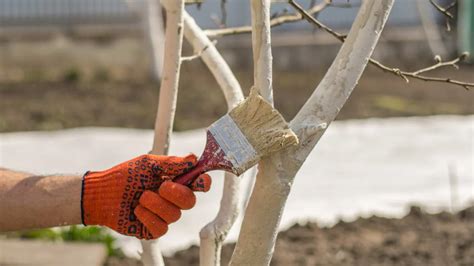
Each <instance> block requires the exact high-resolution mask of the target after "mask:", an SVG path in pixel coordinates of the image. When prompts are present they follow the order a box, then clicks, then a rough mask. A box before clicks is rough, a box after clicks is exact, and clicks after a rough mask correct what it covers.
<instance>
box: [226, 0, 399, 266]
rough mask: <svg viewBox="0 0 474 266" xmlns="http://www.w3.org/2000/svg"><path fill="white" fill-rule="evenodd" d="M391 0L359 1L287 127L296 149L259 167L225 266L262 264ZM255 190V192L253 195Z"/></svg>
mask: <svg viewBox="0 0 474 266" xmlns="http://www.w3.org/2000/svg"><path fill="white" fill-rule="evenodd" d="M393 2H394V0H365V1H363V2H362V6H361V8H360V10H359V13H358V15H357V17H356V20H355V21H354V23H353V26H352V28H351V31H350V33H349V35H348V37H347V38H346V42H345V43H344V44H343V46H342V48H341V50H340V51H339V53H338V55H337V57H336V58H335V60H334V62H333V64H332V65H331V67H330V68H329V70H328V72H327V73H326V75H325V77H324V78H323V80H322V81H321V83H320V84H319V85H318V87H317V89H315V91H314V92H313V94H312V96H311V97H310V98H309V99H308V101H307V102H306V103H305V105H304V106H303V108H302V109H301V110H300V111H299V112H298V114H297V115H296V117H295V118H294V119H293V121H292V122H291V123H290V127H291V128H292V129H293V130H294V131H295V133H296V134H297V135H298V138H299V140H300V145H298V146H297V147H291V148H288V149H285V150H283V151H281V152H277V153H275V154H273V155H271V156H270V157H268V158H266V159H265V160H263V161H262V162H261V163H260V164H259V173H258V177H257V179H256V183H255V188H254V192H253V193H252V196H251V198H250V202H249V205H248V207H247V210H246V212H245V219H244V221H243V224H242V228H241V231H240V235H239V240H238V242H237V245H236V248H235V251H234V254H233V256H232V261H231V265H268V264H269V263H270V259H271V257H272V253H273V247H274V244H275V240H276V235H277V230H278V225H279V223H280V219H281V215H282V213H283V209H284V206H285V203H286V200H287V198H288V194H289V192H290V190H291V186H292V183H293V180H294V178H295V175H296V173H297V172H298V170H299V169H300V167H301V165H302V164H303V162H304V161H305V159H306V157H307V156H308V155H309V153H310V152H311V150H312V149H313V148H314V146H315V145H316V143H317V142H318V141H319V139H320V138H321V136H322V135H323V133H324V129H325V128H326V127H327V125H329V124H330V122H332V121H333V120H334V119H335V117H336V115H337V113H338V112H339V110H340V109H341V108H342V106H343V105H344V103H345V102H346V100H347V98H348V97H349V95H350V94H351V92H352V90H353V89H354V87H355V86H356V84H357V81H358V80H359V78H360V76H361V74H362V72H363V71H364V69H365V67H366V65H367V62H368V59H369V58H370V55H371V54H372V52H373V50H374V48H375V45H376V43H377V41H378V39H379V37H380V33H381V31H382V29H383V27H384V25H385V22H386V20H387V17H388V14H389V12H390V10H391V7H392V5H393ZM255 191H259V193H255Z"/></svg>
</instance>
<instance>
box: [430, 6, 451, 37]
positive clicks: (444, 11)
mask: <svg viewBox="0 0 474 266" xmlns="http://www.w3.org/2000/svg"><path fill="white" fill-rule="evenodd" d="M429 1H430V3H431V5H432V6H433V7H434V8H436V9H437V10H438V11H439V12H440V13H441V14H443V15H444V16H446V30H447V31H451V20H452V19H453V18H454V16H453V14H451V12H449V10H450V9H451V8H453V7H455V6H456V5H457V0H453V2H451V4H449V5H448V6H447V7H442V6H440V5H439V4H438V3H436V2H435V1H434V0H429Z"/></svg>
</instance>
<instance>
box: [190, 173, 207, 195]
mask: <svg viewBox="0 0 474 266" xmlns="http://www.w3.org/2000/svg"><path fill="white" fill-rule="evenodd" d="M211 184H212V178H211V177H210V176H209V175H208V174H202V175H200V176H199V177H198V178H196V180H194V181H193V183H192V184H191V189H192V190H193V191H198V192H208V191H209V190H210V189H211Z"/></svg>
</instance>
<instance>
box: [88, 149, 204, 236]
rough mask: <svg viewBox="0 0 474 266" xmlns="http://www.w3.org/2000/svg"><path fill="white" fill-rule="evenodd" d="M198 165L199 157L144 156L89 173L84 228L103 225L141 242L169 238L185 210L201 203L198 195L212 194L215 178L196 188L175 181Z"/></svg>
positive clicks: (200, 179)
mask: <svg viewBox="0 0 474 266" xmlns="http://www.w3.org/2000/svg"><path fill="white" fill-rule="evenodd" d="M196 163H197V159H196V156H195V155H193V154H191V155H188V156H186V157H174V156H157V155H142V156H139V157H137V158H134V159H132V160H130V161H127V162H124V163H121V164H119V165H117V166H115V167H112V168H110V169H108V170H105V171H98V172H87V173H86V174H85V175H84V178H83V181H82V197H81V211H82V213H81V214H82V222H83V224H84V225H104V226H108V227H110V228H111V229H113V230H115V231H117V232H119V233H121V234H124V235H129V236H135V237H137V238H139V239H155V238H158V237H160V236H162V235H164V234H165V233H166V232H167V230H168V224H170V223H173V222H176V221H177V220H178V219H179V218H180V217H181V210H187V209H191V208H192V207H193V206H194V204H195V203H196V196H195V195H194V193H193V191H204V192H206V191H208V190H209V188H210V185H211V178H210V177H209V175H207V174H203V175H201V176H199V177H198V178H197V179H196V180H195V181H194V182H193V183H192V184H191V186H190V187H191V188H189V187H186V186H184V185H181V184H178V183H174V182H172V181H171V180H172V179H173V178H174V177H175V176H178V175H181V174H183V173H186V172H187V171H189V170H190V169H191V168H193V167H194V166H195V165H196Z"/></svg>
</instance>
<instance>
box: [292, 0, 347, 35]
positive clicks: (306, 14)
mask: <svg viewBox="0 0 474 266" xmlns="http://www.w3.org/2000/svg"><path fill="white" fill-rule="evenodd" d="M288 3H289V4H290V5H291V6H293V7H294V8H295V9H296V10H297V11H298V12H300V14H301V15H302V16H303V17H304V18H305V19H306V20H307V21H309V22H310V23H313V24H315V25H316V26H318V28H320V29H322V30H324V31H326V32H327V33H329V34H331V35H332V36H334V37H336V38H337V39H339V40H340V41H341V42H344V39H345V38H346V36H344V35H342V34H339V33H337V32H335V31H334V30H332V29H331V28H329V27H327V26H326V25H324V24H323V23H321V22H320V21H319V20H317V19H315V18H314V17H313V16H312V14H311V13H309V12H308V11H306V10H305V9H304V8H303V7H302V6H300V5H299V4H298V3H296V2H295V1H294V0H289V1H288Z"/></svg>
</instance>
